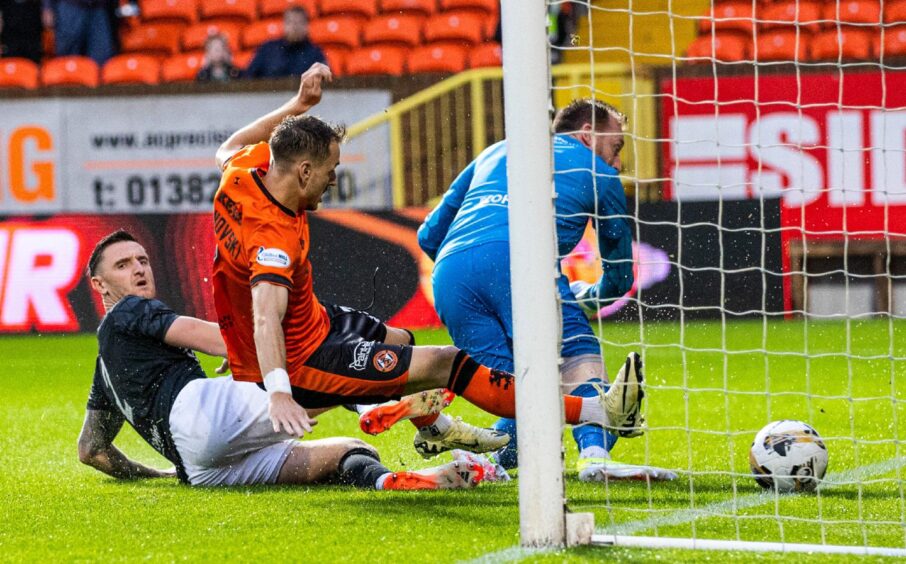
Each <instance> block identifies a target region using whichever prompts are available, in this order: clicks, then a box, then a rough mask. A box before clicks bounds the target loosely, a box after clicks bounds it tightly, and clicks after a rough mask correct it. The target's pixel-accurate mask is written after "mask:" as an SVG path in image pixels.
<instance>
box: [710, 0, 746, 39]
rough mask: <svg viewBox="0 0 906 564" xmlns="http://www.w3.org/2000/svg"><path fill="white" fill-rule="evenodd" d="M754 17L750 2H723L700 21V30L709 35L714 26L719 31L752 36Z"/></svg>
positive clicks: (741, 0)
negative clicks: (736, 32) (737, 32)
mask: <svg viewBox="0 0 906 564" xmlns="http://www.w3.org/2000/svg"><path fill="white" fill-rule="evenodd" d="M753 17H755V13H754V11H753V9H752V2H750V1H743V0H739V1H736V2H721V3H720V4H717V5H716V6H714V7H713V8H712V9H711V11H710V12H709V13H708V14H706V15H705V18H704V19H702V20H700V21H699V29H700V30H701V32H702V33H708V32H710V31H711V27H712V26H713V27H714V29H716V30H717V31H741V32H743V33H745V34H749V35H751V34H752V26H753V23H754V22H753V21H752V18H753Z"/></svg>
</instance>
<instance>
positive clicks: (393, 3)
mask: <svg viewBox="0 0 906 564" xmlns="http://www.w3.org/2000/svg"><path fill="white" fill-rule="evenodd" d="M381 12H382V13H384V14H414V15H421V16H430V15H432V14H435V13H437V0H381Z"/></svg>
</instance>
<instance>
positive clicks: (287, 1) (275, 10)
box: [258, 0, 319, 19]
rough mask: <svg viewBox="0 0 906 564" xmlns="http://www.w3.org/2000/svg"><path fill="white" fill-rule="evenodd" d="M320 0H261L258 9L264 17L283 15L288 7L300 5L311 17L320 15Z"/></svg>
mask: <svg viewBox="0 0 906 564" xmlns="http://www.w3.org/2000/svg"><path fill="white" fill-rule="evenodd" d="M318 4H319V1H318V0H261V3H260V4H259V5H258V11H259V12H260V14H261V17H262V18H272V17H277V16H282V15H283V12H285V11H286V9H287V8H292V7H293V6H299V7H301V8H303V9H304V10H305V13H306V14H308V17H309V19H313V18H315V17H316V16H317V15H318Z"/></svg>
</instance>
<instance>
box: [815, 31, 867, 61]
mask: <svg viewBox="0 0 906 564" xmlns="http://www.w3.org/2000/svg"><path fill="white" fill-rule="evenodd" d="M872 35H873V31H871V30H868V29H862V28H851V27H846V28H842V29H840V30H839V33H838V31H837V30H836V29H828V30H826V31H822V32H820V33H817V34H815V37H814V39H812V42H811V55H812V60H814V61H835V60H837V59H838V58H839V57H841V56H842V58H843V59H868V58H869V57H871V48H872Z"/></svg>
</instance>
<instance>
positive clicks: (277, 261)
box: [255, 247, 289, 268]
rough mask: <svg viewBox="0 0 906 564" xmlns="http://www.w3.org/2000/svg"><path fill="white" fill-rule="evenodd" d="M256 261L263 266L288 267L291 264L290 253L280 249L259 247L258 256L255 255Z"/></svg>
mask: <svg viewBox="0 0 906 564" xmlns="http://www.w3.org/2000/svg"><path fill="white" fill-rule="evenodd" d="M255 261H257V262H258V264H260V265H262V266H273V267H276V268H286V267H288V266H289V255H288V254H286V253H285V252H284V251H281V250H280V249H275V248H270V249H265V248H264V247H258V256H256V257H255Z"/></svg>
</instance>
